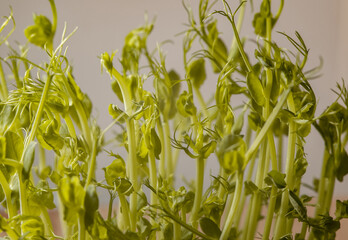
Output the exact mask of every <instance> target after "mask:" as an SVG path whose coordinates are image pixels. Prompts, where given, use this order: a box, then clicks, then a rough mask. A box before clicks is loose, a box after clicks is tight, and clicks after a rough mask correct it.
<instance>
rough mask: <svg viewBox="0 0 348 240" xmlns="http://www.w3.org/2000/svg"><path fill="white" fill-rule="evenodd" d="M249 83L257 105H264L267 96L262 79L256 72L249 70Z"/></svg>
mask: <svg viewBox="0 0 348 240" xmlns="http://www.w3.org/2000/svg"><path fill="white" fill-rule="evenodd" d="M247 85H248V89H249V92H250V95H251V97H252V98H253V99H254V101H255V102H256V103H257V105H259V106H263V105H264V104H265V101H266V96H265V93H264V90H263V86H262V84H261V81H260V79H259V78H258V77H257V75H256V74H255V73H254V72H249V73H248V74H247Z"/></svg>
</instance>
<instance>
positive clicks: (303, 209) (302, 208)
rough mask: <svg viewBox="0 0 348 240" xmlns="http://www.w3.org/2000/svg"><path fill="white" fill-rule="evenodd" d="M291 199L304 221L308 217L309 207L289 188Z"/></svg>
mask: <svg viewBox="0 0 348 240" xmlns="http://www.w3.org/2000/svg"><path fill="white" fill-rule="evenodd" d="M289 200H290V203H291V205H292V206H293V207H294V209H295V211H296V212H297V213H298V214H299V216H300V219H301V220H302V221H304V220H306V219H307V209H306V207H305V206H304V205H303V203H302V201H301V199H300V198H299V197H298V196H297V195H296V194H295V193H294V192H293V191H291V190H289Z"/></svg>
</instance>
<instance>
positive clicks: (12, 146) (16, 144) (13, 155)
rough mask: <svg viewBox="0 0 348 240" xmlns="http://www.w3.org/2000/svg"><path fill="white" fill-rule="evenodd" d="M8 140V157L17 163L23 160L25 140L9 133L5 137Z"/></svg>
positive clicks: (13, 133)
mask: <svg viewBox="0 0 348 240" xmlns="http://www.w3.org/2000/svg"><path fill="white" fill-rule="evenodd" d="M5 138H6V157H7V158H10V159H14V160H17V161H20V160H21V156H22V153H23V149H24V145H23V140H22V138H21V137H20V135H18V134H17V133H15V132H12V131H8V132H7V133H6V135H5Z"/></svg>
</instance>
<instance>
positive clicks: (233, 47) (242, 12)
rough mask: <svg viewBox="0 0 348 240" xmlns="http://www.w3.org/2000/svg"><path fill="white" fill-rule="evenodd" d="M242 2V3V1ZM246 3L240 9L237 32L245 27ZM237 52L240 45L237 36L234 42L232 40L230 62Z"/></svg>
mask: <svg viewBox="0 0 348 240" xmlns="http://www.w3.org/2000/svg"><path fill="white" fill-rule="evenodd" d="M240 2H242V1H240ZM245 5H246V4H245V3H244V4H243V5H242V6H241V7H240V9H239V16H238V20H237V21H238V22H237V26H236V29H237V32H240V30H241V29H242V25H243V20H244V15H245ZM236 51H238V45H237V40H236V35H234V36H233V40H232V44H231V48H230V53H229V56H228V61H229V60H230V59H231V58H232V57H233V56H235V54H236Z"/></svg>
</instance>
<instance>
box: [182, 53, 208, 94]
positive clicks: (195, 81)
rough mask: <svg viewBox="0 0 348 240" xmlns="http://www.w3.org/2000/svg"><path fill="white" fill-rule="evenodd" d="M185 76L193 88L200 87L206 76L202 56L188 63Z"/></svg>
mask: <svg viewBox="0 0 348 240" xmlns="http://www.w3.org/2000/svg"><path fill="white" fill-rule="evenodd" d="M187 77H188V78H189V79H190V80H191V82H192V85H193V86H194V87H195V88H197V89H198V88H200V86H201V85H202V84H203V83H204V81H205V79H206V78H207V74H206V72H205V60H204V58H199V59H196V60H194V61H192V62H191V63H190V64H189V65H188V70H187Z"/></svg>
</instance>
